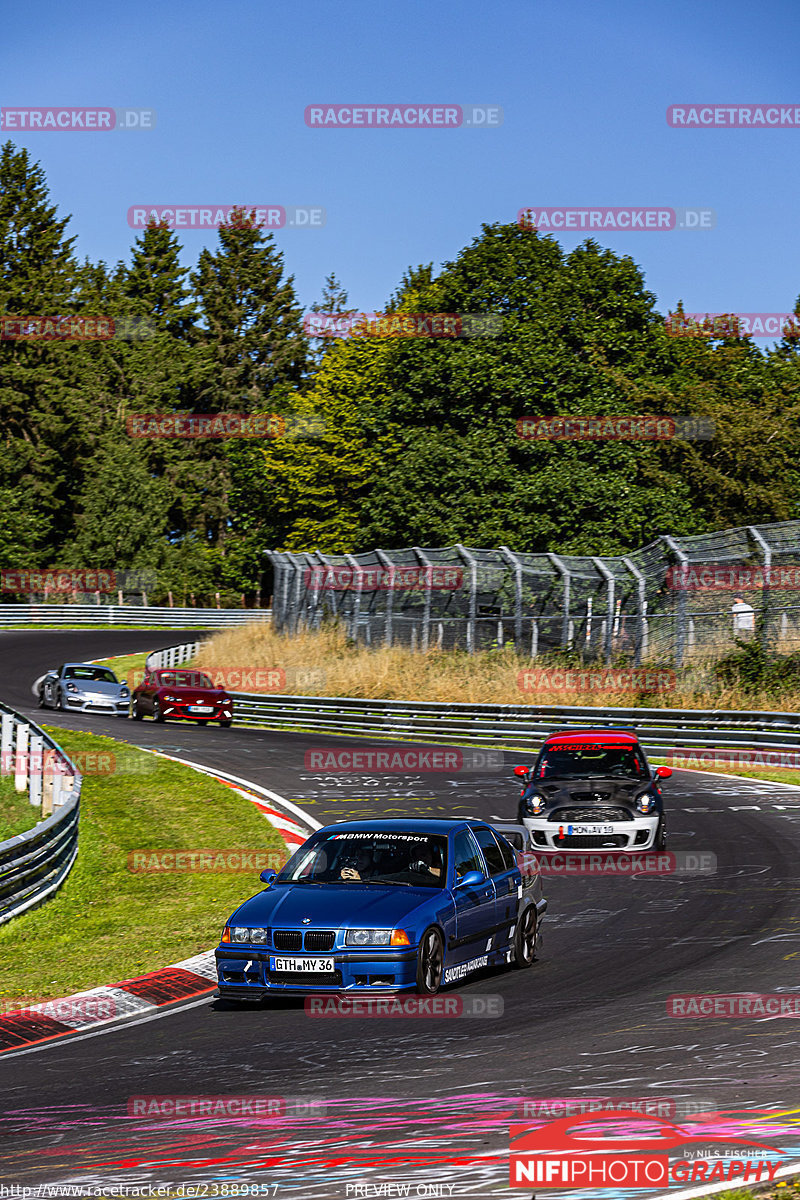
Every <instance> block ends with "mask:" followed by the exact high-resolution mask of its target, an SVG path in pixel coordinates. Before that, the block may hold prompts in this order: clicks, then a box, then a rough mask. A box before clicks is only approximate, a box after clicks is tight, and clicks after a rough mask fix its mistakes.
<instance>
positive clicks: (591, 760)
mask: <svg viewBox="0 0 800 1200" xmlns="http://www.w3.org/2000/svg"><path fill="white" fill-rule="evenodd" d="M609 775H612V776H618V777H620V778H625V779H644V778H645V777H646V775H647V768H646V767H645V764H644V759H643V758H642V755H641V752H640V750H639V748H638V747H635V746H608V745H605V746H604V745H600V744H589V743H588V742H587V743H586V744H584V745H580V746H552V747H549V748H548V749H546V750H545V751H544V752H543V754H542V756H541V758H540V759H539V761H538V763H537V764H536V771H535V778H536V779H586V778H594V779H596V778H600V777H606V776H609Z"/></svg>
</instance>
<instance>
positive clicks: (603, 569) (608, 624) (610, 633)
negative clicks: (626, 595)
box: [592, 558, 616, 667]
mask: <svg viewBox="0 0 800 1200" xmlns="http://www.w3.org/2000/svg"><path fill="white" fill-rule="evenodd" d="M592 562H593V563H594V565H595V568H596V569H597V571H598V573H599V574H600V575H602V577H603V579H605V581H606V589H607V594H608V616H607V617H606V619H605V621H604V622H603V632H604V634H605V638H604V641H605V647H604V650H605V660H606V666H607V667H608V666H610V665H611V660H612V658H613V657H614V589H615V584H616V580H615V579H614V575H613V573H612V572H611V571H609V569H608V567H607V566H606V564H605V563H604V562H603V560H602V559H601V558H593V559H592Z"/></svg>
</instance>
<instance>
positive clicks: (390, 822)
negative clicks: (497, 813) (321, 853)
mask: <svg viewBox="0 0 800 1200" xmlns="http://www.w3.org/2000/svg"><path fill="white" fill-rule="evenodd" d="M487 824H488V821H481V820H480V819H479V818H477V817H435V818H416V817H376V818H375V819H374V820H372V821H370V820H369V819H367V818H364V819H363V820H359V821H335V822H333V823H332V824H331V825H325V826H324V827H323V829H322V830H317V832H322V833H327V831H328V830H329V829H335V830H336V831H337V832H342V833H357V832H358V830H359V829H370V830H374V831H375V832H376V833H393V832H409V833H440V834H448V833H450V831H451V830H453V829H460V828H463V826H464V825H487Z"/></svg>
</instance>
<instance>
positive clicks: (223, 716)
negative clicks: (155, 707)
mask: <svg viewBox="0 0 800 1200" xmlns="http://www.w3.org/2000/svg"><path fill="white" fill-rule="evenodd" d="M204 707H205V706H204ZM208 707H210V708H211V712H190V711H189V708H190V705H188V704H168V703H167V702H166V700H164V701H161V711H162V713H163V714H164V716H165V717H166V718H167V719H168V720H170V721H232V720H233V703H230V704H225V703H224V702H223V703H222V704H213V705H210V706H208Z"/></svg>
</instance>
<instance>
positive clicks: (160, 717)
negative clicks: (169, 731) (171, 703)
mask: <svg viewBox="0 0 800 1200" xmlns="http://www.w3.org/2000/svg"><path fill="white" fill-rule="evenodd" d="M166 719H167V718H166V717H165V716H164V714H163V712H162V711H161V705H160V704H159V703H158V701H157V700H154V701H153V720H154V721H157V722H158V724H159V725H163V724H164V722H165V721H166Z"/></svg>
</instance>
